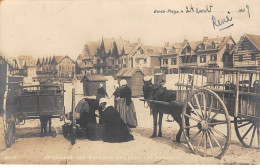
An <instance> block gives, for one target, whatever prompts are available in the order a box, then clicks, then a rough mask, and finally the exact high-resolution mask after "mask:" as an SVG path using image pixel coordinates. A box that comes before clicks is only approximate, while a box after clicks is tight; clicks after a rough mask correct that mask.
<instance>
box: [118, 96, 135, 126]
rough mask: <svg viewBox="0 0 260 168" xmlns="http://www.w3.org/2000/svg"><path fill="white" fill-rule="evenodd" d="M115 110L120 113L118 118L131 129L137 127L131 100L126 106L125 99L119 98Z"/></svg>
mask: <svg viewBox="0 0 260 168" xmlns="http://www.w3.org/2000/svg"><path fill="white" fill-rule="evenodd" d="M117 110H118V111H119V113H120V117H121V118H122V119H123V121H124V122H125V123H126V124H127V125H130V126H132V127H136V126H137V119H136V112H135V106H134V102H133V101H132V100H131V103H130V105H129V106H127V105H126V99H125V98H120V99H119V100H118V102H117Z"/></svg>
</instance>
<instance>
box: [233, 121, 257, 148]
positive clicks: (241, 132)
mask: <svg viewBox="0 0 260 168" xmlns="http://www.w3.org/2000/svg"><path fill="white" fill-rule="evenodd" d="M234 125H235V130H236V134H237V137H238V139H239V141H240V142H241V143H242V145H243V146H244V147H246V148H251V147H256V148H257V149H260V134H259V127H260V123H259V121H252V120H246V119H239V118H237V117H235V118H234Z"/></svg>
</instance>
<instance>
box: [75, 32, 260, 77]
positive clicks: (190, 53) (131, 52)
mask: <svg viewBox="0 0 260 168" xmlns="http://www.w3.org/2000/svg"><path fill="white" fill-rule="evenodd" d="M259 43H260V36H259V35H250V34H244V35H243V36H242V37H241V39H240V40H239V42H238V43H237V44H236V42H235V41H234V39H233V38H232V36H225V37H216V38H208V37H203V38H202V40H201V41H188V40H184V41H183V42H176V43H169V42H166V43H165V46H164V47H162V46H148V45H144V44H142V42H141V40H140V39H138V41H137V42H136V43H130V42H129V41H127V40H123V39H121V38H120V39H114V38H102V40H101V41H97V42H88V43H86V44H85V46H84V49H83V51H82V53H81V54H80V55H79V56H78V58H77V60H76V67H77V73H78V74H81V75H86V76H90V75H93V74H103V75H115V74H116V73H117V72H118V71H119V70H120V69H121V68H139V69H141V70H142V71H143V73H144V74H146V75H153V74H154V73H157V72H162V73H178V69H179V68H181V67H187V66H189V67H217V68H247V69H255V68H259V63H258V62H259V61H260V60H259V59H260V57H259Z"/></svg>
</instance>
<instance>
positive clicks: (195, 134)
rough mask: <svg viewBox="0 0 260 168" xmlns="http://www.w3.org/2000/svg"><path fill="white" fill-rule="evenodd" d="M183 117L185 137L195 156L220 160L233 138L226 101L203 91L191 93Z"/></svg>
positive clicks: (212, 93)
mask: <svg viewBox="0 0 260 168" xmlns="http://www.w3.org/2000/svg"><path fill="white" fill-rule="evenodd" d="M182 116H183V117H182V126H183V128H184V129H183V133H184V137H185V139H186V141H187V143H188V146H189V148H190V149H191V151H192V152H193V153H195V154H197V155H201V156H204V157H207V156H209V157H216V158H218V159H219V158H221V157H222V156H223V155H224V154H225V152H226V151H227V149H228V146H229V141H230V136H231V135H230V128H231V127H230V119H229V114H228V111H227V108H226V106H225V104H224V102H223V101H222V100H221V98H220V97H219V96H218V95H217V94H216V93H215V92H213V91H211V90H208V89H200V90H197V91H195V92H193V93H191V95H189V97H188V99H187V100H186V102H185V104H184V107H183V111H182ZM188 122H189V124H188ZM208 148H209V149H210V150H209V151H207V150H208Z"/></svg>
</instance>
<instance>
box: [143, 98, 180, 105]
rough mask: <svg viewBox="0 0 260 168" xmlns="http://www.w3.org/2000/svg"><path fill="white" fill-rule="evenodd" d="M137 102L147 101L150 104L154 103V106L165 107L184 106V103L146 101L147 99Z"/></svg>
mask: <svg viewBox="0 0 260 168" xmlns="http://www.w3.org/2000/svg"><path fill="white" fill-rule="evenodd" d="M139 100H140V101H148V102H150V103H156V104H160V105H165V106H171V105H177V106H183V105H184V103H181V102H177V101H171V102H165V101H158V100H147V99H139Z"/></svg>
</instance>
